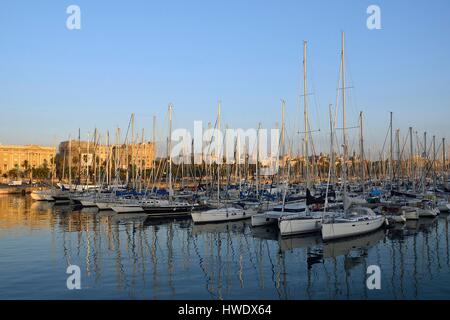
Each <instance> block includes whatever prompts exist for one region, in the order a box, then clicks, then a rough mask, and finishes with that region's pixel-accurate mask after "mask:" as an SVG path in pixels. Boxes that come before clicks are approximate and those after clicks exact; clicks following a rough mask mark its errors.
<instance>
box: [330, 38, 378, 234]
mask: <svg viewBox="0 0 450 320" xmlns="http://www.w3.org/2000/svg"><path fill="white" fill-rule="evenodd" d="M344 54H345V51H344V33H342V51H341V76H342V110H343V111H342V114H343V117H342V118H343V127H342V132H343V147H344V159H343V165H342V167H343V169H342V176H343V177H342V181H343V192H344V212H335V213H334V214H331V215H329V216H327V217H324V219H323V221H322V239H323V240H332V239H337V238H344V237H350V236H355V235H359V234H364V233H368V232H371V231H374V230H377V229H378V228H380V227H381V226H382V225H383V223H384V222H385V217H384V216H382V215H377V214H376V213H375V212H374V211H373V210H372V209H370V208H367V207H362V206H360V207H358V206H355V207H350V205H351V203H349V201H348V197H347V163H346V161H347V131H346V122H345V120H346V119H345V102H346V101H345V55H344Z"/></svg>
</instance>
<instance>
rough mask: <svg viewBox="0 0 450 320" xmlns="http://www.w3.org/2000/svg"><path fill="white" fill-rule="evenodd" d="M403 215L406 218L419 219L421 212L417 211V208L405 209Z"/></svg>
mask: <svg viewBox="0 0 450 320" xmlns="http://www.w3.org/2000/svg"><path fill="white" fill-rule="evenodd" d="M403 215H404V216H405V219H406V220H419V212H417V209H414V210H411V209H409V210H403Z"/></svg>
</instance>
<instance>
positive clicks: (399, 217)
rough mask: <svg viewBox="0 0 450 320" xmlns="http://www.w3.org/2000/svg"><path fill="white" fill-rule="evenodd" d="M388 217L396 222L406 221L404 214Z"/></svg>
mask: <svg viewBox="0 0 450 320" xmlns="http://www.w3.org/2000/svg"><path fill="white" fill-rule="evenodd" d="M386 218H387V219H389V220H392V221H394V222H395V223H405V222H406V217H405V216H404V215H403V214H391V215H386Z"/></svg>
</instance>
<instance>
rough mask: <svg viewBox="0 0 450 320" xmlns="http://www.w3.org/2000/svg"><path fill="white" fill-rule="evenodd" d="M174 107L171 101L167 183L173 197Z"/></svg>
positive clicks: (169, 109)
mask: <svg viewBox="0 0 450 320" xmlns="http://www.w3.org/2000/svg"><path fill="white" fill-rule="evenodd" d="M172 109H173V105H172V104H171V103H169V107H168V111H169V137H168V139H167V159H168V160H169V176H168V177H167V179H168V181H167V185H168V187H169V196H170V198H171V197H172V194H173V190H172V152H171V149H172Z"/></svg>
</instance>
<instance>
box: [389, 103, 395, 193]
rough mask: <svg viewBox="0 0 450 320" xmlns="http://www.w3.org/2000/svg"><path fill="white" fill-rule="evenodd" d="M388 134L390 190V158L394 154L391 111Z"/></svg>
mask: <svg viewBox="0 0 450 320" xmlns="http://www.w3.org/2000/svg"><path fill="white" fill-rule="evenodd" d="M389 134H390V144H389V180H390V187H391V190H392V182H393V180H394V177H393V171H394V170H393V165H392V158H393V152H394V146H393V140H392V111H391V112H390V120H389Z"/></svg>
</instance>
